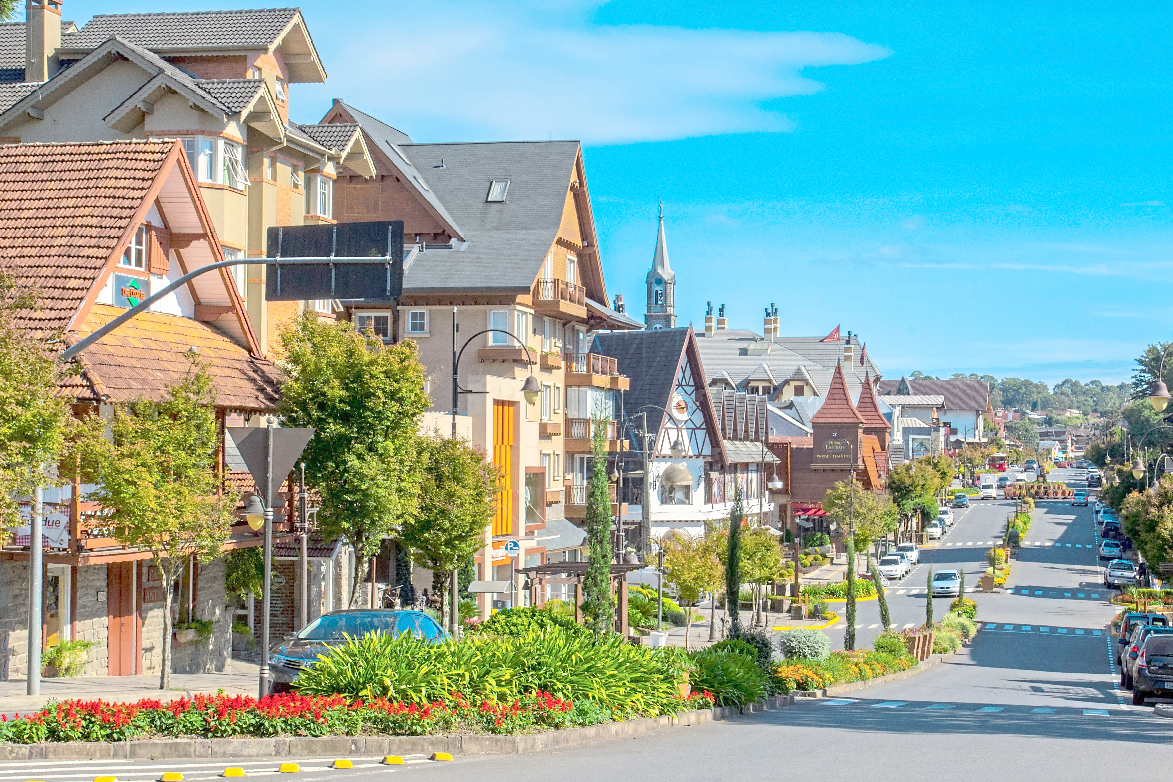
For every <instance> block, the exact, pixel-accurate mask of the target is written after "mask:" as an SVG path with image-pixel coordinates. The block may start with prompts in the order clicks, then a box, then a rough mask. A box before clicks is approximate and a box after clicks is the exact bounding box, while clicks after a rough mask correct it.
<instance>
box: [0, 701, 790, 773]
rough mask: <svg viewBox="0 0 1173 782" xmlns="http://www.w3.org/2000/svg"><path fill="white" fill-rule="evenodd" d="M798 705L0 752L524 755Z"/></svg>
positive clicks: (83, 755) (12, 756)
mask: <svg viewBox="0 0 1173 782" xmlns="http://www.w3.org/2000/svg"><path fill="white" fill-rule="evenodd" d="M793 705H794V696H793V695H774V696H771V697H769V698H766V699H765V700H763V701H758V702H757V703H752V704H750V705H748V706H740V707H738V706H716V707H714V708H711V709H697V710H695V711H685V712H681V713H680V714H678V715H676V716H675V717H672V716H667V715H665V716H662V717H646V718H644V719H638V720H627V721H625V722H608V723H605V724H602V725H591V726H588V727H585V728H570V729H567V730H556V731H549V732H547V733H528V734H522V735H517V736H486V735H472V734H462V735H454V736H322V737H318V738H308V737H297V736H290V737H282V738H267V739H249V738H236V739H137V740H134V741H119V742H109V743H105V742H96V741H63V742H53V743H44V744H0V760H110V759H116V760H124V759H127V760H132V759H150V760H171V759H185V758H274V757H303V758H304V757H347V756H354V755H374V756H379V755H431V754H432V753H433V752H447V753H449V754H451V755H525V754H529V753H533V752H544V751H548V750H553V749H565V748H569V747H581V746H588V745H591V744H597V743H599V742H603V741H610V740H613V739H619V738H628V737H631V736H639V735H643V734H647V733H653V732H655V731H658V730H662V729H664V728H670V727H689V726H692V725H699V724H701V723H703V722H714V721H717V720H726V719H729V718H730V717H734V716H737V715H740V714H756V713H758V712H763V711H772V710H774V709H782V708H786V707H788V706H793Z"/></svg>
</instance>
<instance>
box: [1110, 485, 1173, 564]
mask: <svg viewBox="0 0 1173 782" xmlns="http://www.w3.org/2000/svg"><path fill="white" fill-rule="evenodd" d="M1129 477H1131V475H1130V476H1129ZM1156 489H1157V490H1156V491H1155V492H1152V491H1144V490H1134V491H1132V492H1130V493H1129V494H1128V495H1127V496H1126V497H1125V498H1124V500H1123V501H1122V502H1121V503H1120V520H1121V523H1122V525H1123V527H1124V532H1125V533H1126V534H1127V535H1128V537H1130V538H1132V540H1133V542H1134V543H1135V544H1136V547H1137V549H1138V550H1139V551H1140V553H1141V554H1142V555H1143V556H1144V558H1145V562H1148V563H1149V567H1153V568H1155V567H1156V565H1157V563H1160V562H1173V475H1163V476H1161V479H1160V480H1159V481H1158V482H1157V486H1156Z"/></svg>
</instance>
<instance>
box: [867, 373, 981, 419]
mask: <svg viewBox="0 0 1173 782" xmlns="http://www.w3.org/2000/svg"><path fill="white" fill-rule="evenodd" d="M902 387H903V388H905V389H907V393H910V394H915V395H919V396H924V395H935V394H940V395H941V396H943V397H945V409H946V410H966V411H970V410H976V411H979V412H985V410H986V408H988V407H989V405H990V386H989V384H988V383H986V381H984V380H968V379H967V380H961V379H957V380H953V379H949V380H927V379H924V378H901V379H900V380H881V381H880V386H879V389H878V390H879V392H880V393H881V394H884V395H895V394H901V393H904V392H903V391H902V390H901V389H902Z"/></svg>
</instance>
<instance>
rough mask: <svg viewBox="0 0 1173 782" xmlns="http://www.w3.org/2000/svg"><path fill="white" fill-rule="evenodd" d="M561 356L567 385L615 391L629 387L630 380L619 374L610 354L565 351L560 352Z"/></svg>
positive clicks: (616, 363)
mask: <svg viewBox="0 0 1173 782" xmlns="http://www.w3.org/2000/svg"><path fill="white" fill-rule="evenodd" d="M562 358H563V361H564V364H565V367H566V385H568V386H593V387H595V388H610V389H614V390H617V391H628V390H630V389H631V381H630V380H629V379H628V378H627V376H625V375H621V374H619V362H618V361H616V360H615V359H613V358H611V357H610V356H600V355H599V354H597V353H572V352H569V351H567V352H565V353H563V354H562Z"/></svg>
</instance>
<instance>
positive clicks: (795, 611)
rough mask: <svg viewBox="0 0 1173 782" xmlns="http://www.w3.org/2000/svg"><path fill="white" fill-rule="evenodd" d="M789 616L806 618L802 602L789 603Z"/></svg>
mask: <svg viewBox="0 0 1173 782" xmlns="http://www.w3.org/2000/svg"><path fill="white" fill-rule="evenodd" d="M790 618H791V619H806V606H804V605H803V604H802V603H791V605H790Z"/></svg>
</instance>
